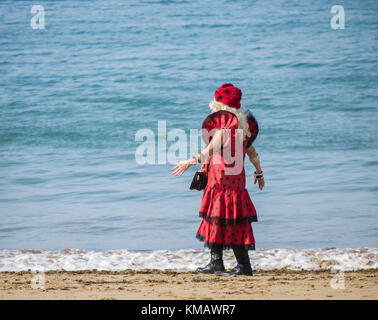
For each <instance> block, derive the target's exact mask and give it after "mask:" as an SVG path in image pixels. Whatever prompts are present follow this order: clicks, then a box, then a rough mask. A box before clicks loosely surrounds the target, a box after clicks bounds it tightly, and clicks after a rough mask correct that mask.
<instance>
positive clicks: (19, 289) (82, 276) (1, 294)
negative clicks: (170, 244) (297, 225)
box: [0, 269, 378, 300]
mask: <svg viewBox="0 0 378 320" xmlns="http://www.w3.org/2000/svg"><path fill="white" fill-rule="evenodd" d="M377 275H378V269H374V270H365V271H354V272H345V273H344V278H343V279H344V288H342V275H341V274H334V273H331V272H330V271H328V270H327V271H288V270H274V271H256V272H255V273H254V276H253V277H247V276H231V277H219V276H216V275H199V274H196V273H190V272H189V273H188V272H186V273H174V272H162V271H156V270H146V271H138V272H135V271H133V270H126V271H122V272H109V271H95V270H92V271H49V272H46V273H45V281H44V287H41V286H42V283H43V281H42V282H38V281H34V280H38V279H40V280H41V279H42V280H43V278H33V277H34V276H35V274H33V273H31V272H0V299H1V300H4V299H138V300H139V299H154V300H158V299H301V300H303V299H374V300H376V299H378V278H377ZM335 276H336V277H337V279H338V280H339V281H336V280H335ZM33 279H34V280H33ZM31 283H32V284H31ZM33 283H34V284H33ZM32 286H33V287H34V288H33V287H32ZM333 287H334V288H333Z"/></svg>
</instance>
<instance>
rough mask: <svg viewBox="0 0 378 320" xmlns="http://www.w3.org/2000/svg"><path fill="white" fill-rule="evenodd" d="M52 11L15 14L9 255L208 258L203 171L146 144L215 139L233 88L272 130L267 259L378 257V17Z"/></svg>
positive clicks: (353, 8)
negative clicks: (185, 254) (162, 133)
mask: <svg viewBox="0 0 378 320" xmlns="http://www.w3.org/2000/svg"><path fill="white" fill-rule="evenodd" d="M34 4H36V3H34V1H1V2H0V19H1V23H0V75H1V76H0V178H1V179H0V217H1V219H0V249H46V250H54V249H62V248H78V249H93V250H108V249H117V248H122V249H129V250H147V249H153V250H154V249H169V250H176V249H190V248H193V249H198V248H202V246H203V245H202V243H200V242H198V241H197V240H196V239H195V233H196V230H197V227H198V225H199V223H200V218H199V217H198V209H199V204H200V200H201V193H200V192H195V191H189V184H190V181H191V178H192V175H193V173H194V169H192V170H190V171H189V172H187V173H185V175H184V176H182V177H181V178H177V177H174V176H172V175H171V172H170V168H171V167H172V165H171V164H169V163H167V164H165V165H158V164H156V165H144V166H142V165H138V164H137V163H136V161H135V151H136V148H137V147H138V145H140V142H136V141H135V134H136V132H137V131H138V130H140V129H151V130H153V131H154V132H155V133H156V134H157V123H158V120H164V121H166V123H167V130H168V131H169V130H172V129H183V130H185V132H187V133H189V130H190V129H199V128H200V126H201V123H202V120H203V119H204V118H205V117H206V115H207V114H208V113H209V108H208V103H209V101H210V100H211V99H212V97H213V92H214V90H215V89H216V88H218V87H219V85H221V84H222V83H224V82H232V83H234V84H235V85H237V86H238V87H240V88H241V89H242V90H243V100H242V102H243V104H244V106H245V107H246V108H248V109H250V110H251V111H252V112H253V114H254V115H255V117H256V118H257V119H258V121H259V124H260V134H259V136H258V138H257V140H256V142H255V144H254V145H255V147H256V149H257V151H258V152H259V154H260V157H261V160H262V167H263V170H264V173H265V179H266V188H265V189H264V190H263V191H259V190H258V188H257V187H256V186H255V185H254V184H253V177H252V174H253V167H252V166H251V164H246V170H247V175H248V177H249V179H248V190H249V192H250V195H251V198H252V201H253V202H254V204H255V207H256V209H257V212H258V217H259V222H258V223H255V224H254V225H253V226H254V232H255V237H256V247H257V248H297V249H301V248H318V247H322V248H329V247H336V248H343V247H378V218H377V214H378V140H377V137H378V128H377V124H378V114H377V108H378V103H377V101H378V100H377V98H378V90H377V89H378V65H377V60H378V59H377V58H378V55H377V44H378V15H377V12H378V11H377V10H378V2H377V1H374V0H372V1H369V0H364V1H362V0H361V1H351V0H350V1H337V3H333V2H332V1H325V0H322V1H310V0H307V1H287V0H280V1H279V0H272V1H232V2H231V1H220V0H215V1H214V0H212V1H210V0H206V1H153V0H151V1H140V0H138V1H121V0H110V1H72V0H66V1H39V2H38V4H40V5H43V6H44V9H45V23H46V26H45V29H44V30H34V29H32V28H31V26H30V19H31V18H32V16H33V14H31V13H30V9H31V7H32V6H33V5H34ZM335 4H339V5H343V6H344V9H345V29H343V30H334V29H332V28H331V26H330V20H331V18H332V14H331V13H330V9H331V7H332V5H335ZM170 144H172V142H171V143H168V146H169V145H170ZM156 147H157V146H156Z"/></svg>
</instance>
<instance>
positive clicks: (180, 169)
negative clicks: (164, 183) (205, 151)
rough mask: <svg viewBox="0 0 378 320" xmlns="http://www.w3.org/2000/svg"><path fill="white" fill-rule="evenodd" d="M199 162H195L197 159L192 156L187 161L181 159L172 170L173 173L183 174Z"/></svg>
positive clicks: (176, 174)
mask: <svg viewBox="0 0 378 320" xmlns="http://www.w3.org/2000/svg"><path fill="white" fill-rule="evenodd" d="M196 164H197V163H195V160H194V159H192V158H190V159H188V160H185V161H181V162H179V163H177V164H176V165H175V166H174V167H173V168H172V169H171V171H173V172H172V174H173V175H175V176H181V175H182V174H183V173H184V172H185V171H186V170H188V169H189V168H190V167H191V166H195V165H196Z"/></svg>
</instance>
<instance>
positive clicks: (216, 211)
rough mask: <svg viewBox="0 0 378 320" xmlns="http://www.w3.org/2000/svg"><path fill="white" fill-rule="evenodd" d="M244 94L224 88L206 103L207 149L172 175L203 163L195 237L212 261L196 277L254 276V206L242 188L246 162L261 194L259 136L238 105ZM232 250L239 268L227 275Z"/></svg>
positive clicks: (252, 119)
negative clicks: (225, 259) (226, 264)
mask: <svg viewBox="0 0 378 320" xmlns="http://www.w3.org/2000/svg"><path fill="white" fill-rule="evenodd" d="M241 95H242V92H241V90H240V89H239V88H237V87H235V86H233V85H232V84H231V83H225V84H223V85H222V86H221V87H220V88H219V89H218V90H217V91H215V94H214V100H213V101H211V102H210V109H211V110H212V112H211V114H210V115H209V116H208V117H207V118H206V119H205V120H204V122H203V125H202V129H203V130H202V133H203V139H204V140H205V142H206V143H207V146H206V148H205V149H204V150H203V151H202V152H200V153H198V154H197V155H196V156H193V157H191V158H190V159H188V160H186V161H182V162H180V163H178V164H177V165H176V166H175V167H174V168H173V169H172V170H173V174H175V175H182V174H183V173H184V172H185V171H186V170H187V169H188V168H189V167H190V166H193V165H196V164H197V163H198V162H200V163H202V169H201V170H203V171H204V172H205V173H206V176H207V181H208V182H207V185H206V188H205V190H204V193H203V197H202V202H201V208H200V211H199V215H200V217H202V222H201V224H200V226H199V228H198V231H197V235H196V237H197V238H198V239H199V240H200V241H203V242H204V244H205V246H206V247H208V248H210V255H211V260H210V262H209V263H208V264H207V265H206V266H205V267H202V268H198V269H197V272H199V273H216V274H218V275H233V274H237V275H252V268H251V264H250V260H249V255H248V250H254V249H255V239H254V236H253V231H252V226H251V223H252V222H256V221H257V215H256V210H255V207H254V205H253V203H252V201H251V198H250V197H249V194H248V191H247V189H246V187H245V185H246V177H245V171H244V158H245V155H246V154H247V155H248V157H249V159H250V161H251V162H252V164H253V165H254V166H255V168H256V171H255V175H254V176H255V181H254V183H255V184H256V182H258V185H259V188H260V190H262V189H263V187H264V177H263V172H262V170H261V166H260V160H259V156H258V154H257V152H256V150H255V149H254V147H253V146H252V142H253V141H254V139H255V138H256V136H257V134H258V125H257V121H256V119H255V118H254V117H253V115H252V114H251V113H250V112H249V111H247V110H245V109H244V108H243V107H242V106H241V104H240V100H241ZM230 248H232V249H233V252H234V254H235V257H236V260H237V265H236V267H234V268H233V269H232V270H231V271H225V268H224V264H223V249H230Z"/></svg>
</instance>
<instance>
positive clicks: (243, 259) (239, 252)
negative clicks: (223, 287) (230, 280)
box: [216, 246, 252, 276]
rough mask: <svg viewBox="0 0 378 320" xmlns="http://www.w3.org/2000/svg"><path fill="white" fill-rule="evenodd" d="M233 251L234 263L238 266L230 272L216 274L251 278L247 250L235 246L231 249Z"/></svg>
mask: <svg viewBox="0 0 378 320" xmlns="http://www.w3.org/2000/svg"><path fill="white" fill-rule="evenodd" d="M232 250H233V251H234V254H235V257H236V261H237V262H238V264H237V265H236V267H234V268H233V269H232V270H230V271H224V272H217V273H216V274H217V275H219V276H232V275H234V274H235V275H243V276H251V275H252V267H251V262H250V260H249V255H248V249H246V248H243V247H239V246H235V247H233V248H232Z"/></svg>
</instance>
